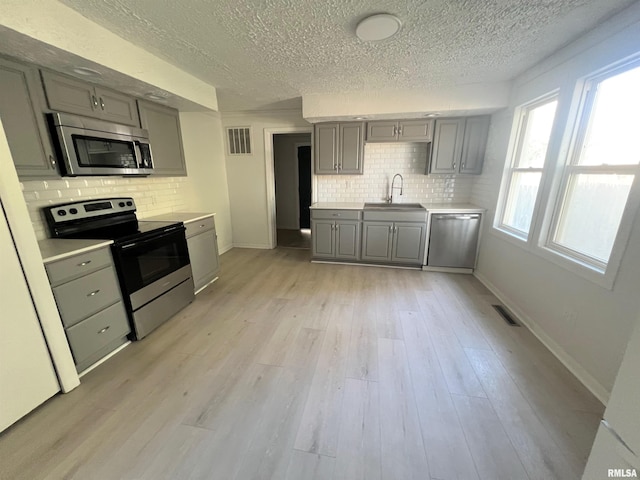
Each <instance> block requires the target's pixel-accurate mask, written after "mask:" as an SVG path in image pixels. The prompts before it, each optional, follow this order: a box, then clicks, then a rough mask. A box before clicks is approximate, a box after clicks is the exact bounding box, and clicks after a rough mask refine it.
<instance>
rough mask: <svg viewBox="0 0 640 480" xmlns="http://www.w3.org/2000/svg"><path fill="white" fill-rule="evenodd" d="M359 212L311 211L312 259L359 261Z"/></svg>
mask: <svg viewBox="0 0 640 480" xmlns="http://www.w3.org/2000/svg"><path fill="white" fill-rule="evenodd" d="M360 217H361V212H360V211H359V210H312V211H311V244H312V255H313V257H314V258H323V259H341V260H359V259H360V228H361V221H360Z"/></svg>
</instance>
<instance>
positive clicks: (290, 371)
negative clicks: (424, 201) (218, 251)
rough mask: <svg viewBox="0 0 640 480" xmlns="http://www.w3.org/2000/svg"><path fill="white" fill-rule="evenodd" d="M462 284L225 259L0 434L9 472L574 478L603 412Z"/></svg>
mask: <svg viewBox="0 0 640 480" xmlns="http://www.w3.org/2000/svg"><path fill="white" fill-rule="evenodd" d="M492 303H496V300H495V298H494V297H493V296H492V295H491V294H490V293H489V292H488V291H487V290H486V289H485V288H484V287H483V286H482V285H481V284H480V283H479V282H478V281H477V280H475V279H474V278H473V277H471V276H467V275H450V274H440V273H431V272H420V271H412V270H394V269H386V268H375V267H360V266H344V265H326V264H312V263H309V252H308V251H305V250H295V249H276V250H272V251H264V250H240V249H234V250H231V251H230V252H228V253H226V254H225V255H223V256H222V274H221V277H220V280H219V281H218V282H217V283H215V284H214V285H213V286H212V287H210V288H208V289H207V290H205V291H203V292H202V293H201V294H200V295H198V297H197V299H196V301H195V302H194V303H193V304H191V305H190V306H189V307H187V308H186V309H185V310H183V311H182V312H181V313H180V314H178V315H177V316H176V317H174V318H173V319H172V320H171V321H170V322H168V323H167V324H165V325H163V326H162V327H161V328H160V329H158V330H157V331H155V332H154V333H152V334H151V335H150V336H149V337H147V338H145V339H144V340H143V341H141V342H137V343H133V344H132V345H130V346H129V347H127V348H126V349H124V350H123V351H122V352H121V353H120V354H118V355H116V356H115V357H113V358H112V359H110V360H109V361H107V362H106V363H105V364H103V365H101V366H99V367H98V368H97V369H95V370H93V371H92V372H90V373H89V374H87V375H86V376H84V377H83V379H82V385H81V386H80V387H79V388H77V389H76V390H74V391H73V392H71V393H69V394H67V395H58V396H56V397H54V398H53V399H52V400H50V401H48V402H47V403H46V404H45V405H43V406H42V407H40V408H38V409H37V410H36V411H35V412H33V413H32V414H30V415H29V416H27V417H26V418H24V419H23V420H21V421H20V422H19V423H18V424H16V425H15V426H14V427H12V428H10V429H9V430H7V431H6V432H5V433H4V434H2V435H1V436H0V478H2V479H3V480H9V479H28V480H36V479H44V478H46V479H81V480H91V479H96V480H112V479H153V480H157V479H209V480H210V479H216V480H217V479H221V480H227V479H241V480H245V479H291V480H307V479H344V480H357V479H363V480H364V479H366V480H374V479H380V480H391V479H399V480H400V479H402V480H408V479H421V480H423V479H433V480H436V479H438V480H445V479H461V480H472V479H488V480H497V479H505V480H517V479H540V480H543V479H544V480H550V479H562V480H568V479H578V478H580V476H581V474H582V470H583V468H584V465H585V462H586V458H587V456H588V454H589V450H590V446H591V443H592V441H593V438H594V436H595V432H596V428H597V426H598V421H599V419H600V417H601V415H602V412H603V407H602V405H601V404H600V403H599V402H598V401H597V400H596V399H595V398H594V397H593V396H592V395H591V394H590V393H589V392H588V391H587V390H586V389H585V388H584V387H583V386H582V385H581V384H580V383H579V382H578V381H577V380H576V379H575V378H574V377H573V376H572V375H571V374H570V373H569V372H568V371H567V370H566V369H565V368H564V367H563V366H562V365H561V364H560V363H559V362H558V361H557V360H556V359H555V357H554V356H553V355H552V354H551V353H550V352H549V351H547V350H546V349H545V348H544V347H543V346H542V345H541V344H540V343H539V342H538V341H537V340H536V339H535V337H533V335H532V334H531V333H529V332H528V331H527V330H526V329H525V328H524V327H510V326H508V325H506V323H505V322H504V321H503V320H502V319H501V318H500V317H499V316H498V315H497V314H496V313H495V311H494V310H493V309H492V308H491V304H492Z"/></svg>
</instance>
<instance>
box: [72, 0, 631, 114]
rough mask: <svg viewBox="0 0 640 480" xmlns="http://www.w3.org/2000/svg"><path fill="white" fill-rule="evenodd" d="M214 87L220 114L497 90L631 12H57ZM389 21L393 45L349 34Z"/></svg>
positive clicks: (101, 0)
mask: <svg viewBox="0 0 640 480" xmlns="http://www.w3.org/2000/svg"><path fill="white" fill-rule="evenodd" d="M61 2H62V3H64V4H65V5H67V6H69V7H71V8H73V9H74V10H76V11H77V12H79V13H80V14H82V15H83V16H85V17H87V18H88V19H90V20H92V21H94V22H97V23H99V24H100V25H102V26H104V27H106V28H107V29H109V30H111V31H112V32H114V33H116V34H117V35H119V36H121V37H123V38H124V39H126V40H128V41H130V42H132V43H134V44H136V45H138V46H140V47H142V48H144V49H146V50H147V51H149V52H151V53H153V54H155V55H157V56H159V57H161V58H162V59H164V60H166V61H168V62H170V63H172V64H174V65H176V66H178V67H179V68H181V69H183V70H185V71H187V72H188V73H190V74H192V75H194V76H196V77H198V78H200V79H202V80H204V81H205V82H207V83H210V84H212V85H214V86H215V87H217V89H218V96H219V105H220V109H221V110H222V111H233V110H250V109H269V108H286V107H291V106H299V105H300V103H299V97H300V96H302V95H305V94H317V93H325V94H326V93H337V92H342V93H344V92H353V91H363V90H374V91H381V90H390V89H416V88H418V89H432V88H435V87H438V86H442V85H452V84H453V85H458V84H471V83H482V82H496V81H505V80H509V79H511V78H513V77H514V76H516V75H517V74H519V73H521V72H523V71H524V70H526V69H527V68H529V67H531V66H532V65H534V64H535V63H537V62H538V61H540V60H541V59H543V58H545V57H546V56H548V55H549V54H551V53H552V52H553V51H555V50H557V49H558V48H559V47H561V46H563V45H565V44H566V43H568V42H570V41H571V40H573V39H575V38H576V37H578V36H579V35H580V34H582V33H584V32H586V31H588V30H589V29H591V28H592V27H594V26H595V25H597V24H598V23H600V22H602V21H603V20H604V19H606V18H608V17H609V16H611V15H613V14H614V13H617V12H618V11H620V10H621V9H623V8H625V7H627V6H629V5H631V4H632V3H634V0H514V1H507V0H484V1H481V0H448V1H447V0H371V1H367V0H351V1H349V0H324V1H323V0H316V1H310V0H228V1H221V0H218V1H211V0H183V1H175V0H135V1H134V0H61ZM379 12H389V13H393V14H395V15H397V16H398V17H399V18H400V19H401V20H402V22H403V27H402V30H401V31H400V33H399V34H398V35H396V36H395V37H393V38H391V39H389V40H386V41H382V42H378V43H365V42H362V41H360V40H359V39H358V38H357V37H356V36H355V34H354V32H355V27H356V24H357V22H358V21H359V20H360V19H362V18H364V17H367V16H369V15H371V14H373V13H379Z"/></svg>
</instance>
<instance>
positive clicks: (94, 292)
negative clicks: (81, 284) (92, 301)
mask: <svg viewBox="0 0 640 480" xmlns="http://www.w3.org/2000/svg"><path fill="white" fill-rule="evenodd" d="M98 293H100V289H98V290H94V291H93V292H91V293H87V297H94V296H96V295H97V294H98Z"/></svg>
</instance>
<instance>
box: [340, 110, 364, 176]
mask: <svg viewBox="0 0 640 480" xmlns="http://www.w3.org/2000/svg"><path fill="white" fill-rule="evenodd" d="M338 145H339V149H338V160H339V161H338V163H339V167H338V168H339V173H345V174H353V173H355V174H361V173H362V159H363V157H364V122H363V123H341V124H340V127H339V132H338Z"/></svg>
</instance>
